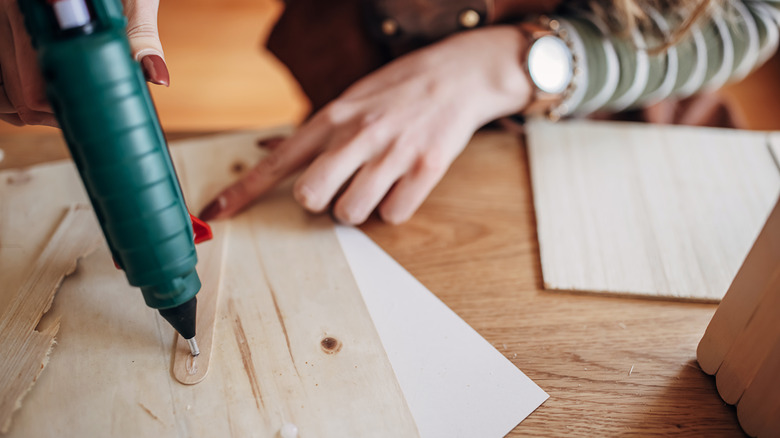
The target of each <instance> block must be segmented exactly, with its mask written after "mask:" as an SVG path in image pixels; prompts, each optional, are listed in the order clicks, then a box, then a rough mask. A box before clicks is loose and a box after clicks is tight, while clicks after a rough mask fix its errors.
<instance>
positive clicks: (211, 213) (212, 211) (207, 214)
mask: <svg viewBox="0 0 780 438" xmlns="http://www.w3.org/2000/svg"><path fill="white" fill-rule="evenodd" d="M225 204H226V199H225V197H224V196H219V197H217V199H215V200H213V201H211V203H210V204H209V205H207V206H206V208H204V209H203V211H201V212H200V214H199V215H198V217H199V218H200V220H204V221H209V220H211V219H214V218H215V217H217V216H218V215H219V214H220V213H222V211H223V210H224V209H225Z"/></svg>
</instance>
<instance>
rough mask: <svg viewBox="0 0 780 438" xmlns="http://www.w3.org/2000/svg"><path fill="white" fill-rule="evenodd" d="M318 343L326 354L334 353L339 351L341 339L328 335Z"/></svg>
mask: <svg viewBox="0 0 780 438" xmlns="http://www.w3.org/2000/svg"><path fill="white" fill-rule="evenodd" d="M320 345H321V346H322V351H324V352H325V353H328V354H336V353H338V352H339V351H341V341H339V340H338V339H336V338H331V337H330V336H328V337H326V338H323V339H322V342H320Z"/></svg>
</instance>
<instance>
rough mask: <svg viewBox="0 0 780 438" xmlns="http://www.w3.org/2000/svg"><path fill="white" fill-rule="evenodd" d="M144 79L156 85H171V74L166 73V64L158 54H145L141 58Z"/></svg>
mask: <svg viewBox="0 0 780 438" xmlns="http://www.w3.org/2000/svg"><path fill="white" fill-rule="evenodd" d="M141 66H142V67H143V71H144V76H145V77H146V80H147V81H149V82H151V83H153V84H157V85H165V86H166V87H167V86H169V85H171V76H170V74H168V66H166V65H165V61H163V59H162V58H161V57H160V56H159V55H146V56H144V57H143V59H141Z"/></svg>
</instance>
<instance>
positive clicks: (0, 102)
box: [0, 78, 16, 114]
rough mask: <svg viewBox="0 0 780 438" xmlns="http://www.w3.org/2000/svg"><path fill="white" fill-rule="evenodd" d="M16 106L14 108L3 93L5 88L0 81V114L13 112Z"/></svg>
mask: <svg viewBox="0 0 780 438" xmlns="http://www.w3.org/2000/svg"><path fill="white" fill-rule="evenodd" d="M0 79H1V78H0ZM15 113H16V108H14V106H13V104H12V103H11V100H10V99H8V96H7V95H6V94H5V88H3V84H2V82H0V114H15Z"/></svg>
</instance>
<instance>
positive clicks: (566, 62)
mask: <svg viewBox="0 0 780 438" xmlns="http://www.w3.org/2000/svg"><path fill="white" fill-rule="evenodd" d="M519 27H520V31H521V32H522V33H523V35H524V36H525V37H526V40H527V42H528V43H527V44H526V48H525V50H524V51H523V53H521V57H520V60H521V63H522V65H523V70H524V71H525V72H526V74H527V75H528V79H529V81H530V83H531V87H532V88H533V89H532V93H531V100H530V102H529V103H528V105H527V106H526V107H525V108H524V109H523V111H522V112H523V114H524V115H541V114H543V115H546V116H547V117H548V118H549V119H550V120H553V121H557V120H558V119H560V117H561V115H562V114H564V113H565V112H566V111H565V110H566V108H565V106H564V102H565V100H566V98H567V97H568V96H569V95H570V94H571V92H572V91H573V88H574V75H575V74H576V72H577V66H576V61H577V59H576V57H575V56H574V53H573V52H572V48H571V46H570V45H569V43H568V41H566V40H565V37H566V33H565V30H564V29H561V28H560V23H559V22H558V21H557V20H551V19H549V18H546V17H542V18H540V19H539V21H538V22H524V23H521V24H520V25H519Z"/></svg>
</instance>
